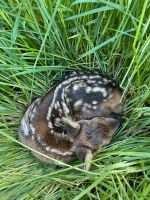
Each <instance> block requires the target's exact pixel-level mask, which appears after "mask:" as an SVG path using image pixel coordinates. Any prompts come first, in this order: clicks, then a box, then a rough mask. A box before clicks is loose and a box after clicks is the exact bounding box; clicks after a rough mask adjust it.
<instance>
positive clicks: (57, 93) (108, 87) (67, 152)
mask: <svg viewBox="0 0 150 200" xmlns="http://www.w3.org/2000/svg"><path fill="white" fill-rule="evenodd" d="M120 101H121V92H120V89H119V88H118V86H117V85H116V84H115V83H114V81H112V80H110V79H108V78H106V77H103V76H101V75H99V74H92V73H87V72H78V73H77V72H73V73H71V74H69V75H68V76H66V77H65V80H64V81H62V82H61V83H59V84H58V85H56V86H55V87H53V88H52V89H50V90H49V91H48V92H47V93H46V94H45V95H44V96H43V97H40V98H37V99H36V100H35V101H34V102H33V103H32V104H31V105H30V106H29V107H28V109H27V111H26V113H25V114H24V116H23V118H22V121H21V126H20V131H19V138H20V141H21V142H22V143H23V144H24V145H26V146H28V147H30V148H32V149H34V150H35V151H38V152H40V153H42V154H44V155H47V156H49V157H51V158H54V159H57V160H62V161H64V162H66V163H68V162H69V161H71V160H73V159H75V158H79V160H80V161H81V162H84V163H85V164H84V169H85V170H89V168H90V161H91V160H92V157H93V155H95V154H97V153H98V152H99V151H100V150H101V148H102V146H104V145H106V144H108V143H109V142H110V141H111V139H112V137H113V134H114V132H115V131H116V130H117V129H118V127H119V126H120V123H121V117H120V116H121V115H120V114H121V112H122V104H121V102H120ZM33 154H34V155H35V156H36V157H37V158H38V159H39V160H41V161H44V162H46V163H51V162H52V160H51V159H49V158H47V157H44V156H42V155H41V154H38V153H35V152H33Z"/></svg>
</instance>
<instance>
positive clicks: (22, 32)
mask: <svg viewBox="0 0 150 200" xmlns="http://www.w3.org/2000/svg"><path fill="white" fill-rule="evenodd" d="M149 9H150V2H149V1H148V0H145V1H142V0H141V1H140V0H130V1H128V0H93V1H92V0H82V1H81V0H76V1H71V0H61V1H60V0H58V1H52V0H34V1H32V0H5V1H4V0H0V199H1V200H13V199H14V200H54V199H63V200H66V199H67V200H69V199H70V200H78V199H83V200H86V199H90V200H91V199H92V200H93V199H96V200H97V199H98V200H107V199H108V200H116V199H118V200H134V199H135V200H148V199H149V196H150V137H149V136H150V65H149V58H150V51H149V50H150V48H149V47H150V35H149V31H150V30H148V28H149V27H150V18H149V12H148V11H149ZM80 69H83V70H86V71H88V70H89V71H92V72H94V71H99V72H100V73H101V74H104V75H108V76H110V77H113V79H115V80H116V81H117V82H118V84H119V85H120V86H121V88H122V91H123V97H122V101H123V103H124V123H123V125H122V127H121V128H120V130H119V131H118V132H117V133H116V134H115V136H114V138H113V140H112V142H111V144H109V145H107V146H106V147H104V148H103V149H102V152H101V153H99V154H98V155H97V156H95V157H94V160H93V164H92V168H91V170H90V172H85V171H83V170H81V169H82V168H81V165H80V163H79V162H78V161H74V162H73V163H71V165H70V166H66V167H64V168H63V169H57V170H54V168H53V166H49V165H46V164H43V163H40V162H39V161H38V160H36V159H35V158H34V157H33V156H32V155H31V153H30V151H29V150H28V149H26V148H25V147H23V146H22V145H21V144H20V143H19V142H18V127H19V124H20V120H21V117H22V116H23V112H24V109H25V107H26V106H27V105H29V104H30V103H31V100H32V98H34V97H37V96H39V95H42V94H44V93H45V92H46V91H47V90H48V89H49V88H50V87H51V86H52V85H53V84H55V83H57V82H59V81H61V80H62V76H63V73H64V72H65V71H73V70H76V71H77V70H80Z"/></svg>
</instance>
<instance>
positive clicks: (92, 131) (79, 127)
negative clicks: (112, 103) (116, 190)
mask: <svg viewBox="0 0 150 200" xmlns="http://www.w3.org/2000/svg"><path fill="white" fill-rule="evenodd" d="M62 120H63V123H64V127H65V129H66V131H67V133H68V135H69V137H70V138H71V139H72V140H73V141H74V143H73V147H72V151H73V152H74V154H75V155H76V156H77V157H78V158H79V160H80V161H81V162H87V161H88V162H89V161H90V160H91V159H92V157H93V155H94V154H96V153H97V152H98V151H99V150H100V148H101V147H102V146H104V145H105V144H108V143H109V142H110V140H111V138H112V136H113V134H114V132H115V131H116V130H117V129H118V127H119V126H120V120H119V119H114V118H104V117H94V118H92V119H89V120H80V121H77V122H75V121H72V120H71V119H69V118H62ZM89 167H90V164H89V163H87V164H85V169H86V170H88V169H89Z"/></svg>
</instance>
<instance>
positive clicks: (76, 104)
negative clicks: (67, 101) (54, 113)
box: [74, 99, 83, 107]
mask: <svg viewBox="0 0 150 200" xmlns="http://www.w3.org/2000/svg"><path fill="white" fill-rule="evenodd" d="M82 103H83V100H82V99H80V100H78V101H76V102H75V103H74V107H79V106H80V105H81V104H82Z"/></svg>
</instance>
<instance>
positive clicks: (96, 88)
mask: <svg viewBox="0 0 150 200" xmlns="http://www.w3.org/2000/svg"><path fill="white" fill-rule="evenodd" d="M92 92H101V93H102V95H103V97H106V96H107V92H106V90H105V88H100V87H95V88H93V90H92Z"/></svg>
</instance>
